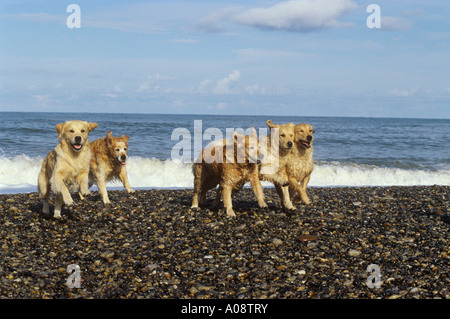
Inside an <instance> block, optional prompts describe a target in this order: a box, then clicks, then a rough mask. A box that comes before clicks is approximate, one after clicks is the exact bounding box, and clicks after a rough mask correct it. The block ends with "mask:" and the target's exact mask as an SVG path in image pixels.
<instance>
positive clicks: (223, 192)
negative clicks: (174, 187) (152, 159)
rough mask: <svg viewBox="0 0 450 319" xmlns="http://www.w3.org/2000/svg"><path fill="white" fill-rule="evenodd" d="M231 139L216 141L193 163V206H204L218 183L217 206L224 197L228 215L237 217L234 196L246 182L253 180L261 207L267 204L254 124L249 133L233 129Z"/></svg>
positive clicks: (254, 189)
mask: <svg viewBox="0 0 450 319" xmlns="http://www.w3.org/2000/svg"><path fill="white" fill-rule="evenodd" d="M232 140H233V142H232V143H231V142H230V141H228V140H226V139H223V140H220V141H217V142H216V141H214V142H212V143H210V144H209V145H208V146H206V147H205V148H204V149H203V150H202V152H201V153H200V155H199V159H198V160H197V161H196V163H194V166H193V173H194V196H193V199H192V206H191V208H198V206H199V204H200V205H203V204H204V201H205V198H206V192H207V191H208V190H210V189H212V188H214V187H216V186H217V184H219V189H218V191H217V195H216V200H215V201H214V205H215V206H216V205H218V204H219V202H220V196H222V198H223V204H224V207H225V208H226V212H227V216H228V217H236V214H235V212H234V211H233V207H232V200H231V195H232V193H234V192H237V191H239V190H240V189H241V188H242V187H243V186H244V184H245V183H246V182H250V184H251V186H252V189H253V192H254V193H255V196H256V198H257V200H258V205H259V207H261V208H266V207H267V204H266V203H265V201H264V193H263V189H262V186H261V181H260V180H259V164H260V161H259V159H258V136H257V134H256V130H255V129H254V128H253V127H252V133H251V134H250V135H247V136H244V135H242V134H240V133H238V132H237V131H234V132H233V134H232ZM199 195H200V201H199V199H198V196H199Z"/></svg>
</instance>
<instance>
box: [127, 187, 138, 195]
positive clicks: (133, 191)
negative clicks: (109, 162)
mask: <svg viewBox="0 0 450 319" xmlns="http://www.w3.org/2000/svg"><path fill="white" fill-rule="evenodd" d="M127 191H128V193H129V194H134V193H136V191H135V190H134V189H132V188H130V189H127Z"/></svg>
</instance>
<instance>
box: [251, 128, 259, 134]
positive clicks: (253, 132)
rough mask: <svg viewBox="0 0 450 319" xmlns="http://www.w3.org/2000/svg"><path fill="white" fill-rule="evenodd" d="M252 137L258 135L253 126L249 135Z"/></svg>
mask: <svg viewBox="0 0 450 319" xmlns="http://www.w3.org/2000/svg"><path fill="white" fill-rule="evenodd" d="M251 134H252V135H258V133H256V129H255V127H254V126H252V133H251Z"/></svg>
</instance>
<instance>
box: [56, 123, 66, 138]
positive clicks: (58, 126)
mask: <svg viewBox="0 0 450 319" xmlns="http://www.w3.org/2000/svg"><path fill="white" fill-rule="evenodd" d="M64 124H65V123H59V124H56V127H55V128H56V132H58V138H61V137H62V136H63V134H64Z"/></svg>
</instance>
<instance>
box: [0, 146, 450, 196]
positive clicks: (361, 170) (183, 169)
mask: <svg viewBox="0 0 450 319" xmlns="http://www.w3.org/2000/svg"><path fill="white" fill-rule="evenodd" d="M42 161H43V158H42V157H28V156H26V155H19V156H16V157H11V158H8V157H0V193H20V192H34V191H36V187H37V176H38V174H39V170H40V169H41V165H42ZM127 169H128V177H129V180H130V183H131V186H132V187H134V188H179V187H181V188H192V187H193V175H192V164H186V163H182V162H177V161H172V160H159V159H156V158H143V157H137V156H135V157H130V158H129V160H128V164H127ZM262 185H263V186H272V184H270V183H268V182H262ZM394 185H398V186H412V185H447V186H449V185H450V170H439V171H425V170H407V169H400V168H386V167H377V166H373V165H361V164H351V163H350V164H348V163H346V164H343V163H339V162H331V163H327V162H317V163H316V164H315V166H314V171H313V173H312V175H311V180H310V182H309V186H318V187H328V186H394ZM107 186H108V188H119V189H120V188H122V185H121V183H120V182H109V183H108V184H107Z"/></svg>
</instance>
